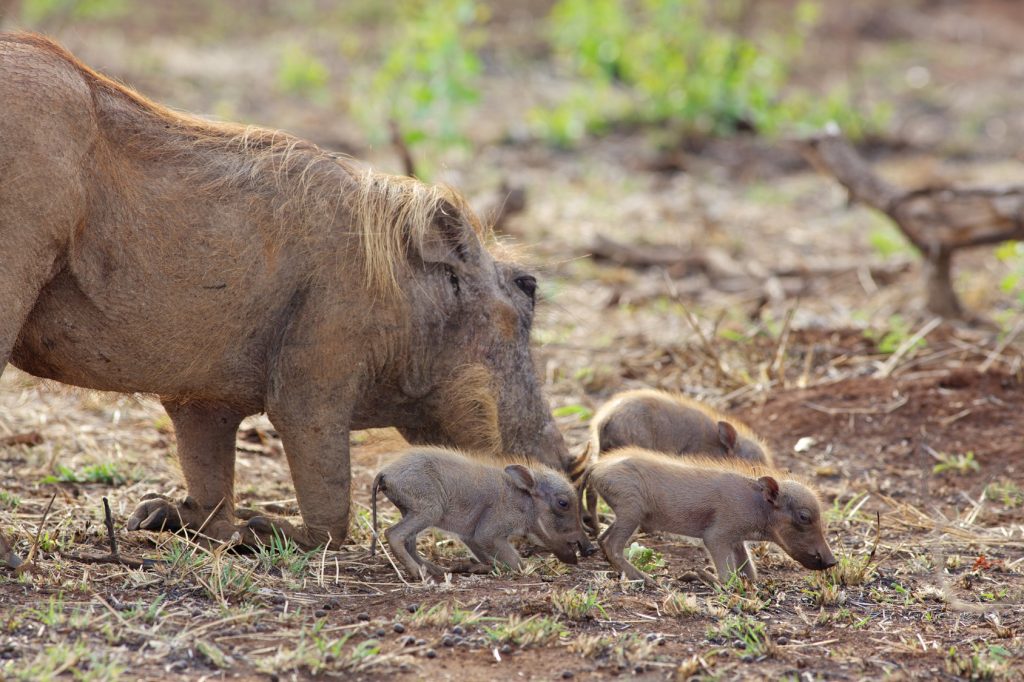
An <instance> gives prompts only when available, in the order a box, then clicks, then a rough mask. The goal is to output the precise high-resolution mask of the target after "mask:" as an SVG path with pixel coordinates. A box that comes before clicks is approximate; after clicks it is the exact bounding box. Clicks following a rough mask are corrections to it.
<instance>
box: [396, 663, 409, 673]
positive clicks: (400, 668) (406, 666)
mask: <svg viewBox="0 0 1024 682" xmlns="http://www.w3.org/2000/svg"><path fill="white" fill-rule="evenodd" d="M410 670H412V666H411V665H409V664H408V663H402V664H401V665H399V666H398V671H399V672H403V673H407V672H409V671H410Z"/></svg>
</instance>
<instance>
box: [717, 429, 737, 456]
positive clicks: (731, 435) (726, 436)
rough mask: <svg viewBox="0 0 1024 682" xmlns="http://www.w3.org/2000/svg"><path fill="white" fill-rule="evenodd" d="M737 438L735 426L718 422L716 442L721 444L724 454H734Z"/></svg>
mask: <svg viewBox="0 0 1024 682" xmlns="http://www.w3.org/2000/svg"><path fill="white" fill-rule="evenodd" d="M738 437H739V434H737V433H736V427H735V426H733V425H732V424H730V423H729V422H718V442H720V443H721V444H722V447H724V448H725V451H726V452H735V450H736V439H737V438H738Z"/></svg>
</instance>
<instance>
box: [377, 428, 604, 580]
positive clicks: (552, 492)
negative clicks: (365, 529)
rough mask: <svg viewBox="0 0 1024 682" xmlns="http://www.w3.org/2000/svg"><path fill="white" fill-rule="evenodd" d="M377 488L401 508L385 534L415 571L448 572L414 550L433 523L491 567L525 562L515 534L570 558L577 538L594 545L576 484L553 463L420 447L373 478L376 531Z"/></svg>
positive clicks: (564, 558)
mask: <svg viewBox="0 0 1024 682" xmlns="http://www.w3.org/2000/svg"><path fill="white" fill-rule="evenodd" d="M378 490H379V491H380V492H383V493H384V495H385V496H386V497H387V498H388V499H389V500H391V502H392V503H394V505H395V506H396V507H398V510H399V511H400V512H402V519H401V520H400V521H399V522H398V523H396V524H395V525H394V526H392V527H391V528H388V529H387V531H385V533H384V535H385V538H386V539H387V542H388V546H389V547H390V548H391V551H392V552H393V553H394V555H395V557H396V558H397V559H398V560H399V561H400V562H401V564H402V565H403V566H404V567H405V569H406V571H408V572H409V574H410V575H412V576H413V577H416V578H423V577H427V576H433V577H440V576H443V575H444V573H445V569H443V568H441V567H440V566H437V565H436V564H434V563H431V562H430V561H427V560H426V559H424V558H423V557H421V556H420V555H419V553H418V552H417V551H416V538H417V537H418V536H419V534H420V533H422V532H423V531H424V530H426V529H428V528H438V529H440V530H443V531H447V532H449V533H452V534H454V535H456V536H457V537H458V538H459V539H460V540H462V542H464V543H465V544H466V547H468V548H469V550H470V551H471V552H472V553H473V556H474V557H476V560H477V561H478V562H479V565H480V566H481V567H482V570H488V571H489V570H491V568H492V566H493V565H494V564H495V563H502V564H505V565H506V566H509V567H510V568H513V569H518V568H519V567H520V566H521V565H522V559H521V558H520V556H519V553H518V552H517V551H516V549H515V547H513V546H512V543H511V542H510V540H511V539H513V538H517V537H530V538H533V539H536V540H538V541H539V542H540V544H542V545H544V546H545V547H547V548H548V549H550V550H551V551H552V552H554V554H555V556H557V557H558V558H559V559H561V560H562V561H564V562H566V563H570V564H575V563H576V548H577V546H589V541H588V539H587V536H586V534H585V533H584V531H583V527H582V526H581V525H580V518H579V506H578V500H577V499H576V492H575V490H573V487H572V485H571V484H570V483H569V480H568V479H567V478H566V477H565V475H564V474H562V473H560V472H556V471H554V470H552V469H549V468H547V467H543V466H539V467H529V468H527V467H525V466H523V465H521V464H509V465H507V466H505V467H504V468H502V467H501V466H498V465H496V464H489V463H486V462H483V461H481V460H477V459H470V458H468V457H465V456H463V455H460V454H458V453H456V452H452V451H448V450H442V449H439V448H417V449H415V450H413V451H411V452H409V453H408V454H406V455H403V456H402V457H400V458H399V459H397V460H395V461H394V462H392V463H390V464H388V465H387V466H385V467H384V468H383V469H381V471H380V472H379V473H378V474H377V477H376V478H375V479H374V481H373V489H372V492H371V505H372V508H373V512H372V513H373V528H374V538H376V533H377V492H378ZM372 542H373V543H374V545H373V546H372V548H375V544H376V540H375V539H374V540H373V541H372Z"/></svg>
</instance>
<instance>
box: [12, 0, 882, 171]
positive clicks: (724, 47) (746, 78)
mask: <svg viewBox="0 0 1024 682" xmlns="http://www.w3.org/2000/svg"><path fill="white" fill-rule="evenodd" d="M823 4H824V3H823V2H822V1H821V0H800V1H799V2H767V3H755V2H753V1H752V0H721V1H719V2H710V1H709V0H557V1H555V2H537V1H535V0H531V1H529V2H523V3H497V2H491V3H487V2H483V1H482V0H434V1H426V0H398V1H396V2H388V3H378V2H373V1H370V0H356V1H354V2H325V1H322V0H294V1H290V0H289V1H285V0H281V1H274V0H252V1H249V2H243V1H240V0H236V1H234V2H232V1H229V2H216V3H207V2H198V1H189V0H185V1H184V2H174V3H155V2H146V1H143V0H14V1H13V2H12V1H11V0H7V2H6V3H5V4H3V5H2V7H3V14H4V23H5V27H6V28H12V27H24V28H29V29H33V30H40V31H43V32H47V33H53V34H56V35H57V36H58V37H60V38H62V39H63V40H65V41H66V42H69V43H72V48H76V47H78V46H77V45H74V43H75V42H76V40H75V37H76V35H77V34H79V32H80V31H87V32H88V35H89V36H90V42H92V40H99V41H101V42H104V43H107V44H106V45H103V46H96V45H90V46H89V48H87V49H85V50H84V51H85V52H86V53H87V55H86V56H87V57H89V56H91V55H89V54H88V53H90V52H95V53H96V54H95V56H94V57H92V58H93V59H94V60H97V61H99V62H100V66H105V67H108V68H109V69H110V70H111V71H113V72H114V74H115V75H121V76H122V77H123V78H124V79H126V80H128V81H129V82H131V83H137V84H138V85H139V86H140V87H142V88H143V89H144V90H147V91H152V90H153V88H150V87H149V86H150V81H151V80H152V79H154V78H159V77H160V75H161V74H163V75H164V76H165V77H167V78H171V77H175V76H178V77H181V76H184V77H186V79H187V80H189V81H191V84H192V85H193V86H195V87H196V88H197V89H199V90H200V91H199V92H194V93H188V95H185V96H182V95H178V96H177V97H175V94H174V93H168V95H166V96H170V97H171V98H172V99H179V100H182V99H184V100H185V101H181V102H180V103H181V105H182V106H186V107H190V108H198V109H199V110H200V111H202V112H204V113H206V114H208V115H213V116H217V117H224V118H243V119H259V118H262V117H263V112H261V111H259V110H257V109H258V108H257V107H255V106H253V104H254V100H253V95H254V93H253V92H252V91H251V90H249V88H248V87H246V85H247V83H246V82H245V81H246V80H247V78H246V76H249V77H250V78H251V77H252V76H253V75H255V71H256V70H257V69H258V68H259V67H260V66H266V67H269V68H268V69H266V71H264V72H263V73H262V74H261V75H262V76H263V77H264V78H260V79H259V80H261V81H262V82H260V83H259V84H258V85H259V88H260V90H262V91H263V92H266V91H267V90H269V89H271V88H273V89H274V90H276V91H277V94H279V95H281V96H283V97H289V98H294V99H295V100H301V101H302V102H303V103H305V104H306V105H307V106H309V107H310V108H311V109H319V110H320V111H321V112H323V113H327V112H330V113H331V114H333V115H335V116H336V117H339V118H341V117H343V118H346V119H348V121H347V122H348V123H350V124H354V125H355V126H357V127H358V133H359V135H360V136H361V137H362V138H363V140H362V141H364V142H367V143H370V144H376V145H380V144H383V143H385V142H386V141H387V140H388V139H389V129H388V128H389V127H388V122H389V121H394V122H395V124H396V125H397V128H398V130H399V131H400V135H401V136H402V138H403V140H404V142H405V144H406V145H408V146H409V147H410V148H412V149H415V150H417V152H419V153H417V154H416V158H417V159H419V160H421V163H423V164H427V159H432V160H433V159H439V158H444V156H445V155H446V154H448V153H450V152H457V151H458V150H460V149H463V150H464V149H465V148H467V147H468V146H469V145H470V144H471V141H473V140H475V139H476V138H478V136H477V135H475V134H474V126H475V124H476V123H477V122H478V121H479V119H481V118H488V117H490V114H491V113H492V112H490V111H488V109H487V106H486V103H485V101H484V98H483V97H482V94H483V93H484V91H485V90H486V89H487V86H488V84H487V81H488V79H490V78H491V77H492V76H494V75H496V74H501V75H504V76H506V77H507V76H508V75H512V74H515V73H517V72H518V74H519V75H525V78H526V79H527V80H535V81H537V85H538V86H539V87H537V88H535V92H530V93H525V92H521V91H517V92H516V93H514V94H515V95H519V94H522V95H524V96H523V97H522V99H521V100H520V101H518V102H515V103H512V104H511V109H512V111H510V112H509V113H513V112H514V113H515V114H517V119H518V120H504V121H501V123H504V124H505V125H506V127H507V129H506V130H505V131H503V132H502V133H500V134H501V135H503V136H504V137H506V138H507V137H514V138H517V139H522V138H524V137H526V138H531V139H535V140H538V141H541V142H544V143H546V144H550V145H554V146H557V147H573V146H578V145H580V144H582V143H584V142H585V141H586V140H587V139H589V138H593V137H594V136H600V135H603V134H607V133H609V132H610V131H613V130H622V129H624V128H650V129H658V130H660V131H661V133H662V135H661V136H660V138H659V139H662V140H664V139H667V138H666V136H669V137H673V136H674V137H675V138H681V137H683V136H728V135H733V134H736V133H754V134H758V135H764V136H769V137H772V136H778V135H780V134H785V133H787V132H794V131H799V130H801V129H807V128H808V127H811V126H820V125H821V124H822V123H824V122H826V121H829V120H832V121H836V122H838V123H839V124H840V125H841V126H842V127H843V129H844V130H845V131H846V132H847V133H848V134H849V135H851V136H853V137H854V138H856V139H862V138H864V137H865V136H869V135H880V134H881V133H883V132H884V130H885V126H886V123H887V122H888V119H889V109H888V107H886V106H885V105H884V104H883V103H882V102H879V101H867V100H865V98H864V97H862V96H860V95H861V94H862V93H855V92H854V91H853V89H852V88H851V87H850V85H849V84H848V83H838V84H827V83H806V82H801V79H800V77H799V72H800V66H801V63H802V62H804V61H806V52H807V47H808V38H809V36H811V35H812V34H813V33H814V32H815V31H816V29H817V27H818V26H819V24H820V21H821V19H822V10H823ZM139 40H143V41H144V42H143V43H142V44H140V43H138V42H136V41H139ZM171 40H173V41H174V42H175V43H178V44H179V46H178V47H177V49H174V50H170V48H169V47H168V41H171ZM245 43H248V49H249V50H250V51H251V53H250V54H246V45H245ZM218 45H220V46H222V47H221V49H218V48H217V46H218ZM97 47H98V48H99V49H95V48H97ZM128 51H130V52H131V58H130V59H125V60H121V61H118V60H117V56H118V55H117V54H116V53H117V52H121V53H122V55H123V54H124V52H128ZM168 51H170V54H168ZM183 52H184V53H183ZM232 61H234V62H235V63H234V64H232V63H231V62H232ZM161 62H163V63H161ZM168 67H170V68H168ZM175 67H177V68H175ZM204 67H205V68H204ZM183 70H185V71H187V73H181V71H183ZM232 70H235V71H236V72H237V75H238V76H239V78H238V79H235V80H234V82H233V83H231V84H224V85H225V86H226V87H209V88H208V89H206V92H205V93H204V92H203V85H204V83H203V81H208V82H209V84H210V85H212V84H213V82H216V81H217V80H219V79H220V78H224V77H226V76H229V75H232V74H231V72H232ZM176 72H177V73H176ZM271 75H272V78H270V79H269V82H268V80H267V79H266V78H265V77H266V76H271ZM167 85H170V84H167ZM159 89H160V90H163V89H166V88H159ZM157 94H158V96H160V95H161V94H162V93H157ZM268 94H269V93H268ZM492 121H493V119H492ZM263 122H264V123H266V124H268V125H289V124H290V125H294V126H296V127H298V128H306V127H307V126H306V125H304V122H298V124H297V125H296V123H295V122H292V121H290V120H288V121H281V120H275V119H274V118H271V119H269V120H267V119H264V120H263ZM493 122H495V123H497V122H498V121H493ZM317 133H319V135H320V136H322V135H323V134H324V133H323V131H322V130H316V131H313V133H312V134H313V136H314V137H316V136H318V135H317ZM351 143H352V141H349V144H351ZM417 170H418V171H419V172H420V173H421V174H424V175H429V173H430V168H429V167H426V166H425V167H423V168H419V169H417Z"/></svg>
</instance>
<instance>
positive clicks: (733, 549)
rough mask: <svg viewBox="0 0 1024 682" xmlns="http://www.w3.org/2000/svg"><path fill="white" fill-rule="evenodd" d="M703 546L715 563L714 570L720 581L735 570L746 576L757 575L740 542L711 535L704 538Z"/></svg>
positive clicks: (725, 580) (727, 577)
mask: <svg viewBox="0 0 1024 682" xmlns="http://www.w3.org/2000/svg"><path fill="white" fill-rule="evenodd" d="M704 546H705V547H707V549H708V553H709V554H711V560H712V561H713V562H714V563H715V571H717V572H718V580H719V581H720V582H722V583H725V582H727V581H728V580H729V578H730V577H731V576H732V574H733V573H734V572H736V571H737V570H739V571H741V573H742V574H743V575H745V576H747V577H751V576H753V577H756V576H757V572H756V569H755V568H754V562H753V561H752V560H751V558H750V555H749V554H748V553H747V548H746V547H745V546H744V545H743V543H742V542H735V541H730V540H729V539H726V538H722V537H716V536H711V537H706V538H704Z"/></svg>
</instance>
